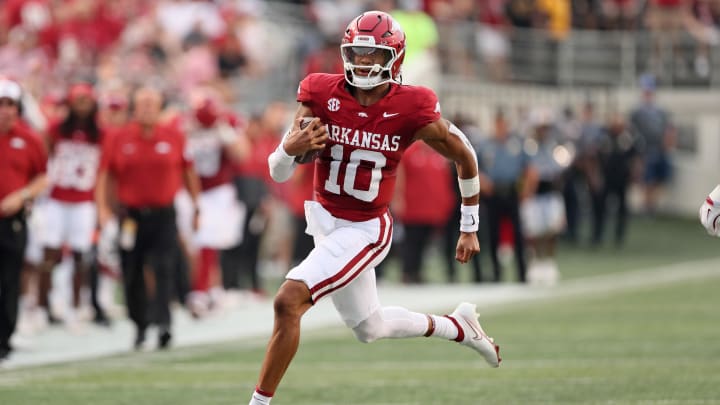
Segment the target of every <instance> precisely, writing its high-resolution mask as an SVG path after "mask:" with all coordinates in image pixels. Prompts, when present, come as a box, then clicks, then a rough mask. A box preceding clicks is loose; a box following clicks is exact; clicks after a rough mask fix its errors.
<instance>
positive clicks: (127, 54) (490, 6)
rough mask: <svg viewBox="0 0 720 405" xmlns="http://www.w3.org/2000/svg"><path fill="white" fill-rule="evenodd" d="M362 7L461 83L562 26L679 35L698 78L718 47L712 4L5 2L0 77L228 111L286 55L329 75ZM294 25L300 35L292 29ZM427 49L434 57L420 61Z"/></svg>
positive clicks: (645, 0)
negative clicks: (201, 102) (526, 35)
mask: <svg viewBox="0 0 720 405" xmlns="http://www.w3.org/2000/svg"><path fill="white" fill-rule="evenodd" d="M368 9H378V10H382V11H390V12H392V13H393V15H394V16H395V17H396V18H397V19H398V21H400V23H401V24H402V25H403V26H404V27H405V30H406V31H407V33H408V37H409V38H410V39H411V41H408V44H409V45H408V46H409V48H408V52H407V59H408V60H412V59H414V58H416V57H417V58H424V59H422V61H423V62H426V63H428V64H430V65H431V66H429V67H426V68H425V69H429V70H432V69H433V68H434V67H433V66H432V65H433V64H436V65H438V66H437V67H436V68H437V69H441V70H442V72H446V73H460V74H477V73H478V69H477V67H475V66H473V64H474V63H476V62H477V61H482V63H483V65H484V66H483V69H482V71H483V73H485V77H486V78H488V79H491V80H504V79H507V78H508V69H509V68H510V66H509V64H508V59H509V57H510V54H511V51H512V50H511V38H512V36H513V35H514V32H517V31H522V30H524V29H535V30H539V32H545V33H546V34H547V36H548V38H550V39H551V40H552V41H563V40H565V39H567V38H568V36H569V35H570V33H571V30H572V29H573V28H581V29H593V30H634V31H636V32H645V31H648V32H651V33H655V34H657V35H658V36H659V38H658V40H657V41H656V42H657V43H656V48H657V49H656V51H655V52H654V53H653V55H655V57H657V58H659V59H663V58H664V59H667V56H668V55H673V53H672V52H673V50H674V49H675V48H676V47H678V46H679V44H678V41H679V39H678V38H679V36H680V35H681V34H689V35H690V36H691V37H692V38H693V39H694V41H695V42H696V48H697V50H696V51H695V52H694V55H695V60H694V61H693V64H694V67H695V70H697V72H698V74H700V75H703V76H707V74H709V71H710V67H711V66H710V60H709V49H710V47H712V46H714V45H717V44H718V41H719V40H720V35H718V29H717V28H718V23H719V22H720V1H717V0H488V1H473V0H344V1H327V0H306V1H295V2H291V1H286V2H283V1H274V2H265V1H260V0H217V1H209V0H152V1H140V0H109V1H97V0H7V1H5V2H3V5H2V9H0V71H2V72H3V74H4V75H6V76H10V77H13V78H14V79H16V80H19V81H20V82H21V83H22V84H23V85H24V88H25V89H27V91H29V92H31V93H32V94H33V95H35V96H36V97H37V98H38V99H39V100H41V102H42V103H43V104H52V103H54V102H57V101H58V100H60V99H61V98H62V97H63V95H64V92H65V90H66V83H67V81H68V80H80V79H83V80H86V81H91V82H93V83H95V84H97V85H98V86H99V88H100V89H101V91H100V93H101V95H102V101H103V102H110V101H109V99H110V98H112V97H111V96H108V95H107V94H106V93H112V94H113V95H114V96H117V93H122V90H118V88H121V89H123V88H125V89H126V88H127V87H132V86H134V85H137V84H138V83H139V82H140V81H144V80H155V81H156V82H157V83H160V84H162V85H163V86H165V87H167V89H166V90H167V92H168V93H169V94H170V95H171V98H173V99H175V98H177V99H181V98H182V96H184V95H186V94H187V92H188V91H190V89H192V88H193V87H194V86H196V85H199V84H202V85H211V86H213V87H215V88H216V89H217V90H218V91H220V92H221V93H222V94H223V96H224V97H225V98H226V99H227V101H230V102H233V101H236V100H234V97H236V94H235V93H234V92H233V91H232V90H231V88H232V86H230V85H229V84H230V82H231V81H232V80H233V79H234V78H248V79H253V78H267V76H268V75H269V74H270V73H271V72H272V71H273V70H274V69H276V68H277V66H278V64H282V63H284V62H285V61H286V60H287V57H288V55H290V56H291V57H292V58H295V59H300V60H307V62H306V63H304V66H301V67H300V69H299V70H300V71H299V72H296V74H297V75H299V76H301V75H302V73H306V72H308V71H313V70H318V69H322V70H336V69H338V68H339V67H340V66H339V62H338V59H337V58H336V57H335V54H334V49H335V47H336V45H337V43H338V41H339V38H340V34H341V32H342V30H343V28H344V26H345V23H346V21H348V19H349V18H351V17H352V16H355V15H357V14H359V13H360V12H361V11H363V10H368ZM291 18H292V20H290V19H291ZM290 21H292V23H291V22H290ZM297 26H300V27H302V28H301V29H302V30H303V31H302V32H301V33H298V32H295V31H293V30H292V29H293V27H297ZM533 35H534V36H537V35H536V34H533ZM428 50H430V51H431V52H432V54H433V55H434V54H436V53H437V56H438V57H428V56H427V55H425V56H424V55H423V52H425V51H428ZM418 60H420V59H418ZM408 65H410V64H408ZM417 65H422V63H417ZM288 68H290V69H292V68H294V67H292V66H290V67H288ZM421 73H422V72H418V74H421ZM656 73H661V72H656ZM413 74H414V72H407V73H406V75H408V76H412V75H413ZM410 81H413V80H412V78H410ZM118 97H119V96H118Z"/></svg>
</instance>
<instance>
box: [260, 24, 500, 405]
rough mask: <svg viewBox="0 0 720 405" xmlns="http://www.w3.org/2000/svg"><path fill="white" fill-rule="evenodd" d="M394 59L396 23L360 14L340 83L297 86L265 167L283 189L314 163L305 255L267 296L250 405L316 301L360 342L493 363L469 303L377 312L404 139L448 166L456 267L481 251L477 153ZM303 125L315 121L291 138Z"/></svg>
mask: <svg viewBox="0 0 720 405" xmlns="http://www.w3.org/2000/svg"><path fill="white" fill-rule="evenodd" d="M404 52H405V34H404V33H403V31H402V29H401V28H400V25H399V24H398V23H397V22H395V21H394V20H393V18H392V17H390V15H388V14H386V13H383V12H378V11H370V12H366V13H363V14H361V15H360V16H359V17H357V18H355V19H354V20H353V21H352V22H350V24H349V25H348V27H347V30H346V31H345V36H344V37H343V41H342V45H341V55H342V58H343V61H344V62H345V75H330V74H313V75H309V76H307V77H306V78H305V79H303V80H302V81H301V82H300V86H299V88H298V94H297V100H298V102H299V103H300V104H299V105H298V109H297V112H296V113H295V121H294V123H293V126H292V129H291V130H290V131H289V132H288V133H287V134H286V135H285V136H284V137H283V139H282V141H281V143H280V145H278V147H277V149H276V150H275V151H274V152H273V153H272V154H271V155H270V156H269V157H268V164H269V167H270V173H271V175H272V177H273V179H274V180H275V181H278V182H284V181H286V180H288V179H289V178H290V177H291V176H292V173H293V170H294V167H295V165H296V157H297V159H299V160H302V161H307V162H311V161H314V163H313V164H315V182H314V185H315V197H316V201H307V202H306V203H305V207H306V217H307V221H308V233H309V234H311V235H313V236H314V238H315V248H314V249H313V250H312V251H311V252H310V254H309V255H308V257H307V258H305V260H304V261H302V262H301V263H300V264H299V265H298V266H296V267H294V268H293V269H291V270H290V272H289V273H288V274H287V276H286V280H285V282H284V283H283V284H282V286H281V287H280V289H279V291H278V293H277V295H276V296H275V301H274V309H275V324H274V328H273V332H272V336H271V338H270V341H269V343H268V348H267V352H266V355H265V359H264V361H263V365H262V368H261V371H260V376H259V381H258V384H257V386H256V389H255V392H254V393H253V395H252V399H251V400H250V405H260V404H262V405H266V404H269V403H270V401H271V399H272V396H273V394H274V392H275V390H276V389H277V387H278V385H279V384H280V380H281V379H282V377H283V375H284V374H285V371H286V370H287V368H288V366H289V365H290V362H291V361H292V358H293V357H294V355H295V353H296V352H297V349H298V345H299V339H300V320H301V318H302V316H303V314H304V313H305V312H307V311H308V310H309V309H310V308H311V307H312V306H313V305H314V304H315V303H317V302H318V301H319V300H320V299H322V298H325V297H330V298H332V301H333V304H334V305H335V308H336V309H337V311H338V312H339V313H340V316H341V318H342V319H343V321H344V322H345V324H346V325H347V326H348V327H349V328H351V329H352V330H353V332H354V333H355V336H356V337H357V338H358V340H360V341H362V342H372V341H375V340H377V339H381V338H409V337H420V336H436V337H439V338H442V339H450V340H452V341H455V342H459V343H461V344H462V345H465V346H468V347H470V348H472V349H473V350H476V351H477V352H479V353H480V354H481V355H482V357H483V358H484V359H485V360H486V361H487V362H488V363H489V364H490V365H491V366H494V367H497V366H499V365H500V357H499V354H498V351H499V349H498V347H497V346H496V345H495V344H494V343H493V341H492V339H491V338H489V337H488V336H487V335H485V333H484V332H483V330H482V328H481V326H480V324H479V322H478V320H477V314H476V313H475V306H474V305H473V304H469V303H462V304H460V305H459V306H458V307H457V309H455V311H454V312H453V313H452V314H450V315H447V316H444V317H441V316H435V315H429V314H421V313H417V312H411V311H409V310H407V309H405V308H402V307H383V306H382V305H381V304H380V301H379V299H378V295H377V287H376V282H375V269H374V268H375V266H376V265H377V264H378V263H380V262H381V261H382V260H383V259H384V258H385V256H387V253H388V251H389V248H390V244H391V241H392V226H393V224H392V217H391V216H390V213H389V211H388V205H389V203H390V200H391V199H392V196H393V188H394V185H395V178H394V177H395V173H396V171H397V168H398V163H399V161H400V159H401V157H402V154H403V152H404V151H405V149H406V148H407V147H408V146H410V144H411V143H413V142H414V141H423V142H425V143H427V144H428V145H430V146H431V147H432V148H433V149H435V150H436V151H438V152H440V153H442V154H443V155H444V156H445V157H447V158H449V159H452V160H454V161H455V162H456V165H457V167H458V174H459V179H458V181H459V185H460V188H461V190H462V195H463V205H462V206H461V211H462V213H463V215H462V219H461V223H460V229H461V231H462V232H461V234H460V238H459V240H458V245H457V255H456V258H457V260H458V261H460V262H462V263H466V262H467V261H468V260H469V259H470V258H471V257H472V256H473V255H474V254H476V253H477V252H478V251H479V250H480V246H479V243H478V240H477V234H476V232H477V229H478V194H479V191H480V184H479V180H478V177H477V176H478V170H477V161H476V158H475V153H474V151H473V149H472V146H471V145H470V143H469V141H468V140H467V138H466V137H465V135H464V134H463V133H462V132H460V130H459V129H457V127H456V126H455V125H453V124H451V123H450V122H448V121H447V120H445V119H442V117H441V114H440V103H439V101H438V99H437V96H436V95H435V93H434V92H433V91H432V90H430V89H428V88H423V87H413V86H403V85H401V83H400V67H401V64H402V61H403V56H404ZM304 117H314V118H312V120H311V121H309V122H307V121H306V123H305V124H307V125H303V127H304V129H301V128H300V127H301V124H302V122H303V120H304ZM316 154H318V156H317V157H316V158H311V157H315V155H316Z"/></svg>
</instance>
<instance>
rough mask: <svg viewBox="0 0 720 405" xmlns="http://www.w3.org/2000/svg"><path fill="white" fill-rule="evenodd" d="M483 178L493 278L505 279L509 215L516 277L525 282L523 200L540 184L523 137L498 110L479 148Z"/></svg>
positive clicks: (481, 187)
mask: <svg viewBox="0 0 720 405" xmlns="http://www.w3.org/2000/svg"><path fill="white" fill-rule="evenodd" d="M478 149H479V150H478V160H479V162H478V164H479V166H480V172H481V173H484V174H485V175H486V176H487V177H486V178H482V177H481V179H482V180H483V181H482V182H481V186H480V193H481V196H482V199H483V202H484V203H485V205H486V207H487V221H488V228H489V234H490V247H489V251H490V258H491V259H492V265H493V281H495V282H498V281H501V279H502V268H501V264H500V260H499V258H498V247H499V245H500V224H501V221H502V219H503V218H505V217H507V218H509V220H510V221H511V223H512V229H513V241H514V252H515V267H516V269H517V280H518V281H520V282H525V273H526V260H527V259H526V257H525V237H524V234H523V227H522V224H521V219H520V202H521V201H522V200H525V199H526V198H528V197H529V196H530V195H531V194H532V193H533V191H534V189H535V187H536V185H537V171H536V169H535V168H534V166H533V165H532V164H531V162H530V157H529V156H528V155H527V153H526V152H525V149H524V148H523V140H522V139H521V138H520V137H519V136H518V135H517V134H514V133H511V132H510V128H509V123H508V121H507V118H506V117H505V114H504V112H502V111H501V110H498V112H497V113H496V115H495V122H494V128H493V134H492V137H491V138H490V139H488V140H486V141H485V142H483V143H481V144H480V146H479V148H478Z"/></svg>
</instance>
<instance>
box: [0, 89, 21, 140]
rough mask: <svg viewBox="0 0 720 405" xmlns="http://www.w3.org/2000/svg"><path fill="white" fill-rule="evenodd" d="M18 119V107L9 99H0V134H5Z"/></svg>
mask: <svg viewBox="0 0 720 405" xmlns="http://www.w3.org/2000/svg"><path fill="white" fill-rule="evenodd" d="M17 118H18V105H17V102H16V101H15V100H12V99H10V98H5V97H3V98H0V132H7V131H8V130H9V129H10V127H11V126H13V124H15V121H17Z"/></svg>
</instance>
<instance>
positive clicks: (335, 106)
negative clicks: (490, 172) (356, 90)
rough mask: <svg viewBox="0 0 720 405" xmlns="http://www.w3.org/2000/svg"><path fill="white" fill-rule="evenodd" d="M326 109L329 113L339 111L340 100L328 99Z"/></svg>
mask: <svg viewBox="0 0 720 405" xmlns="http://www.w3.org/2000/svg"><path fill="white" fill-rule="evenodd" d="M327 108H328V110H330V111H337V110H339V109H340V100H338V99H337V98H335V97H333V98H331V99H328V101H327Z"/></svg>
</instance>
